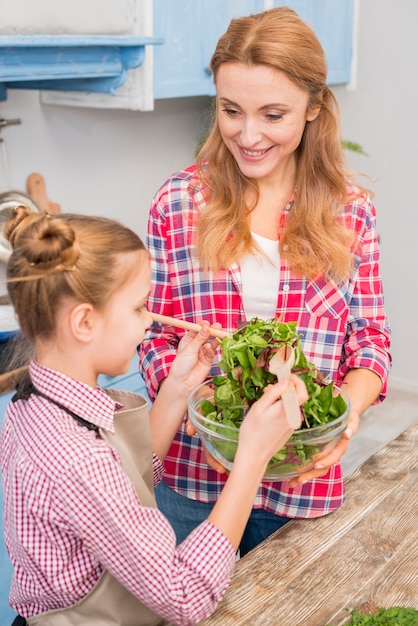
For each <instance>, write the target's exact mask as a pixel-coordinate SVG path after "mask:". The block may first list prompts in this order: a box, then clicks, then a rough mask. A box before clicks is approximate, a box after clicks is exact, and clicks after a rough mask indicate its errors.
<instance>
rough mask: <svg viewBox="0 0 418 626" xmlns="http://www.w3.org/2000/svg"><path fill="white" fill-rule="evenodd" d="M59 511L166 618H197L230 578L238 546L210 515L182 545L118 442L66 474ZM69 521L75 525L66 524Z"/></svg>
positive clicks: (104, 561) (217, 598)
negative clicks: (119, 457) (148, 501)
mask: <svg viewBox="0 0 418 626" xmlns="http://www.w3.org/2000/svg"><path fill="white" fill-rule="evenodd" d="M58 489H59V490H60V497H59V505H58V506H57V511H58V510H59V511H60V513H59V516H60V520H61V522H60V523H61V524H66V525H67V530H68V532H72V533H74V534H75V536H77V537H82V538H83V547H85V549H87V551H88V552H89V553H90V554H92V555H93V556H94V557H95V558H96V559H97V561H98V562H99V563H100V564H101V565H102V567H104V568H105V569H107V570H108V571H109V572H110V573H111V574H112V575H113V576H114V577H115V578H116V579H117V580H119V582H120V583H121V584H122V585H123V586H124V587H126V588H127V589H128V590H129V591H130V592H131V593H133V594H134V595H135V596H136V597H137V598H139V600H140V601H142V602H143V603H144V604H146V605H147V606H148V607H149V608H150V609H151V610H153V611H155V612H156V613H158V614H159V615H161V616H162V617H164V618H165V619H167V620H169V621H172V622H174V623H176V624H179V625H191V624H196V623H198V622H199V621H201V620H203V619H205V618H206V617H208V616H209V615H210V614H211V613H212V612H213V611H214V610H215V608H216V606H217V604H218V602H219V601H220V599H221V598H222V596H223V594H224V593H225V590H226V588H227V586H228V584H229V580H230V574H231V571H232V569H233V567H234V563H235V551H234V549H233V547H232V545H231V544H230V542H229V541H228V539H227V538H226V537H225V536H224V535H223V534H222V533H221V532H220V531H219V530H218V529H217V528H216V527H215V526H213V525H212V524H211V523H210V522H209V521H207V520H206V521H205V522H203V523H202V524H200V526H198V527H197V528H196V529H195V530H194V531H193V532H192V533H191V534H190V535H189V537H187V538H186V540H185V541H184V542H183V543H182V544H180V545H179V546H177V547H176V537H175V533H174V530H173V529H172V527H171V526H170V524H169V522H168V520H167V519H166V518H165V517H164V515H163V514H162V513H161V512H160V511H159V510H158V509H157V508H149V507H144V506H141V504H140V502H139V500H138V496H137V494H136V491H135V489H134V487H133V485H132V484H131V482H130V481H129V479H128V478H127V477H126V475H125V474H124V472H123V469H122V467H121V466H120V463H119V462H117V461H116V457H115V455H114V452H113V451H112V449H110V448H108V447H105V446H102V447H98V448H97V449H95V450H94V452H93V453H92V454H90V455H89V457H88V458H87V459H84V461H83V463H82V464H81V463H79V464H77V467H73V468H72V469H71V472H69V473H68V476H65V477H63V480H62V482H61V483H60V485H59V487H58ZM68 526H70V528H68Z"/></svg>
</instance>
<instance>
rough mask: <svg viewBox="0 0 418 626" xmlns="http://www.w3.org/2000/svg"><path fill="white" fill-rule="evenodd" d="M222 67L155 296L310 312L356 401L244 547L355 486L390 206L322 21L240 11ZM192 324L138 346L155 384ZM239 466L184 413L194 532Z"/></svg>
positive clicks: (183, 493)
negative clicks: (348, 483) (345, 120)
mask: <svg viewBox="0 0 418 626" xmlns="http://www.w3.org/2000/svg"><path fill="white" fill-rule="evenodd" d="M211 69H212V72H213V77H214V81H215V85H216V91H217V95H216V114H215V119H214V122H213V125H212V128H211V130H210V133H209V135H208V137H207V140H206V141H205V143H204V144H203V146H202V148H201V150H200V152H199V154H198V158H197V163H196V164H194V165H192V166H191V167H189V168H187V169H185V170H184V171H181V172H178V173H177V174H174V175H173V176H171V177H170V178H169V179H168V180H167V181H166V182H165V183H164V184H163V185H162V187H161V188H160V190H159V191H158V192H157V194H156V196H155V198H154V200H153V203H152V206H151V210H150V216H149V227H148V240H147V245H148V248H149V250H150V253H151V259H152V271H153V275H152V289H151V294H150V297H149V299H148V307H149V309H150V310H151V311H153V312H158V313H162V314H165V315H169V316H174V317H179V318H186V319H188V320H190V321H194V322H198V321H200V320H202V319H207V320H209V321H210V322H211V323H213V322H215V321H217V322H220V323H221V324H222V326H223V327H224V328H225V329H227V330H229V331H234V330H235V329H236V328H237V326H238V325H239V324H240V322H243V321H244V320H249V319H251V318H253V317H259V318H264V319H266V318H272V317H279V316H280V317H281V319H282V320H284V321H295V322H296V323H297V329H298V333H299V334H300V335H301V337H302V343H303V350H304V353H305V354H306V356H307V358H308V359H309V360H310V361H312V362H313V363H315V364H316V365H317V367H318V368H319V369H320V370H322V371H323V372H324V373H325V374H327V375H328V376H329V379H330V380H334V381H337V382H338V383H340V384H341V383H343V384H344V389H345V390H346V392H347V393H348V395H349V396H350V400H351V406H352V410H351V415H350V420H349V424H348V427H347V430H346V432H345V433H344V434H343V436H342V437H341V440H340V441H339V443H338V445H337V446H336V447H335V449H334V450H333V451H332V452H331V453H330V454H328V456H326V457H325V458H322V459H319V460H318V462H317V464H316V465H315V468H314V469H313V470H312V471H310V472H307V473H305V474H302V475H301V476H299V477H298V478H297V479H294V480H292V481H291V482H290V483H289V482H283V483H263V484H262V485H261V487H260V489H259V491H258V493H257V497H256V498H255V500H254V507H253V511H252V514H251V517H250V520H249V523H248V524H247V528H246V531H245V533H244V538H243V541H242V542H241V545H240V550H241V554H245V552H247V551H248V550H249V549H251V548H252V547H254V546H255V545H256V544H257V543H259V541H261V540H262V539H264V538H265V537H266V536H267V535H269V534H270V533H271V532H273V531H274V530H276V529H277V528H279V527H280V526H281V525H283V524H284V523H285V522H286V521H288V520H289V519H291V518H295V517H299V518H300V517H302V518H314V517H318V516H322V515H326V514H328V513H330V512H331V511H334V510H335V509H337V508H338V507H340V506H341V504H342V503H343V502H344V498H345V490H344V482H343V477H342V473H341V466H340V464H339V461H340V458H341V456H342V455H343V454H344V453H345V451H346V449H347V446H348V442H349V439H350V437H351V436H352V435H353V434H355V432H356V431H357V429H358V426H359V419H360V415H361V414H362V413H363V412H364V410H365V409H366V408H367V407H369V406H370V405H371V404H372V403H374V402H379V401H381V400H383V398H384V397H385V393H386V386H387V376H388V372H389V369H390V354H389V343H390V329H389V324H388V321H387V318H386V315H385V310H384V306H383V292H382V282H381V278H380V269H379V247H378V236H377V232H376V213H375V208H374V206H373V204H372V201H371V198H370V196H369V194H368V193H367V191H366V190H364V189H362V188H360V187H359V186H358V185H357V184H356V183H355V182H354V180H353V178H352V177H351V176H350V175H349V174H348V172H347V171H346V168H345V165H344V157H343V151H342V147H341V137H340V125H339V112H338V106H337V102H336V100H335V97H334V96H333V94H332V92H331V90H330V89H329V88H328V86H327V84H326V78H327V67H326V61H325V55H324V51H323V49H322V47H321V45H320V43H319V41H318V39H317V37H316V35H315V33H314V32H313V30H312V29H311V28H310V27H309V26H308V25H307V24H306V23H305V22H304V21H303V20H302V19H301V18H300V17H299V16H298V15H297V14H296V13H295V12H294V11H292V10H291V9H288V8H285V7H281V8H276V9H272V10H270V11H266V12H263V13H260V14H257V15H250V16H248V17H243V18H240V19H234V20H232V21H231V23H230V26H229V28H228V30H227V32H226V33H225V34H224V35H223V36H222V37H221V38H220V40H219V42H218V44H217V46H216V49H215V52H214V54H213V57H212V60H211ZM181 336H182V333H181V332H179V331H178V329H176V328H174V327H168V328H167V327H162V326H160V325H158V324H154V325H153V326H152V328H151V331H149V332H148V333H147V335H146V337H145V340H144V342H143V343H142V345H141V347H140V349H139V355H140V369H141V372H142V373H143V375H144V377H145V379H146V381H147V382H148V384H149V389H150V393H151V396H152V397H153V398H154V397H156V395H157V393H158V392H159V389H160V388H162V387H161V383H162V382H163V381H164V379H165V377H166V376H167V374H168V372H169V370H170V367H171V364H172V362H173V360H174V357H175V354H176V352H177V346H178V342H179V340H180V338H181ZM215 372H216V367H214V368H213V369H212V373H215ZM213 466H214V467H215V465H213ZM218 469H219V468H218ZM224 480H225V474H222V473H220V472H217V471H215V469H213V468H212V467H209V466H208V462H207V458H206V455H205V452H204V451H203V449H202V447H201V446H200V444H199V440H198V438H197V437H194V436H189V434H188V432H187V424H186V421H184V422H183V425H182V427H181V429H180V430H179V432H178V433H177V436H176V438H175V441H174V443H173V446H172V447H171V449H170V451H169V453H168V456H167V458H166V473H165V476H164V482H163V483H162V484H161V485H160V486H159V487H158V489H157V502H158V506H159V507H160V508H161V510H163V511H164V512H165V514H166V515H167V516H168V517H169V519H170V520H171V522H172V524H173V526H174V528H175V530H176V532H177V538H178V540H179V541H181V540H182V538H183V537H184V536H186V535H187V534H188V532H190V529H191V528H193V527H194V525H196V524H198V523H199V520H200V519H202V518H203V516H205V515H206V514H207V512H208V511H209V510H210V509H211V507H212V506H213V504H214V502H216V500H217V498H218V495H219V492H220V489H221V487H222V484H223V482H224Z"/></svg>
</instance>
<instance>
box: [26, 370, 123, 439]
mask: <svg viewBox="0 0 418 626" xmlns="http://www.w3.org/2000/svg"><path fill="white" fill-rule="evenodd" d="M29 374H30V377H31V379H32V382H33V384H34V385H35V387H36V389H38V391H40V392H41V393H42V394H44V395H45V396H47V397H48V398H50V399H51V400H54V402H58V403H59V404H61V405H62V406H63V407H65V408H66V409H69V410H70V411H73V413H76V414H77V415H79V416H80V417H82V418H83V419H85V420H87V421H88V422H90V423H91V424H94V425H95V426H98V427H99V428H103V429H104V430H108V431H110V432H111V433H114V430H115V429H114V424H113V416H114V412H115V410H116V409H119V408H121V407H122V406H123V405H121V404H120V403H118V402H115V400H112V398H111V397H110V396H109V395H108V394H107V393H106V391H105V390H104V389H101V388H100V387H96V388H93V387H90V386H89V385H86V384H85V383H82V382H80V381H78V380H75V379H74V378H70V377H69V376H66V375H65V374H62V373H61V372H58V371H56V370H52V369H50V368H48V367H45V366H44V365H41V364H40V363H38V362H37V361H36V360H35V359H33V360H32V361H31V363H30V366H29Z"/></svg>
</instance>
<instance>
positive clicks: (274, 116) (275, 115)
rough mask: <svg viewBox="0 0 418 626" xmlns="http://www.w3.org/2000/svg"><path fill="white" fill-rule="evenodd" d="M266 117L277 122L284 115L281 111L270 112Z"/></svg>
mask: <svg viewBox="0 0 418 626" xmlns="http://www.w3.org/2000/svg"><path fill="white" fill-rule="evenodd" d="M266 117H267V119H268V120H270V122H277V121H278V120H281V119H282V118H283V115H282V114H281V113H268V114H267V115H266Z"/></svg>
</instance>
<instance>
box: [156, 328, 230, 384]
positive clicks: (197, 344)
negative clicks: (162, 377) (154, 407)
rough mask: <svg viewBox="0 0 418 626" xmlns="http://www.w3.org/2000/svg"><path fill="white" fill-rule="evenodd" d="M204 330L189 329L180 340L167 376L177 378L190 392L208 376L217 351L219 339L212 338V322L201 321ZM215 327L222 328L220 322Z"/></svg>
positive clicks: (178, 382)
mask: <svg viewBox="0 0 418 626" xmlns="http://www.w3.org/2000/svg"><path fill="white" fill-rule="evenodd" d="M199 324H202V330H200V331H199V332H198V333H196V332H194V331H189V332H188V333H187V334H186V335H185V336H184V337H183V338H182V340H181V341H180V343H179V347H178V350H177V355H176V358H175V359H174V361H173V364H172V366H171V370H170V373H169V375H168V377H167V378H170V379H171V380H173V379H175V380H176V383H177V384H178V385H179V388H180V389H181V388H184V390H185V393H187V394H188V393H190V392H191V391H192V390H193V389H194V388H195V387H197V385H199V383H201V382H203V381H204V380H205V378H206V377H207V375H208V373H209V370H210V368H211V366H212V363H213V360H214V357H215V351H216V349H217V348H218V346H219V345H220V344H219V340H218V339H215V338H212V339H210V332H209V328H210V324H209V322H207V321H203V322H199ZM212 327H213V328H220V327H221V326H220V324H212Z"/></svg>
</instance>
